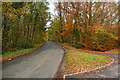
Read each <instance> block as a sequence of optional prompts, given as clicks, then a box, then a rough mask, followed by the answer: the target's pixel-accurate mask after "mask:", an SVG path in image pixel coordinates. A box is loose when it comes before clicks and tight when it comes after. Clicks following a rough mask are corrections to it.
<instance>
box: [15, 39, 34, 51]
mask: <svg viewBox="0 0 120 80" xmlns="http://www.w3.org/2000/svg"><path fill="white" fill-rule="evenodd" d="M13 45H14V47H18V48H24V49H26V48H32V47H33V44H32V41H30V40H29V41H28V40H26V39H23V38H19V39H18V40H17V42H14V43H13Z"/></svg>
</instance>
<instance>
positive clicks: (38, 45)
mask: <svg viewBox="0 0 120 80" xmlns="http://www.w3.org/2000/svg"><path fill="white" fill-rule="evenodd" d="M44 43H45V42H43V43H41V44H35V45H34V47H33V48H28V49H19V50H16V51H9V52H5V53H3V54H0V57H2V58H6V57H9V56H14V55H17V54H21V53H24V52H28V53H29V51H33V50H35V49H37V48H38V47H40V46H41V45H43V44H44Z"/></svg>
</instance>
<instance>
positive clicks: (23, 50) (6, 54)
mask: <svg viewBox="0 0 120 80" xmlns="http://www.w3.org/2000/svg"><path fill="white" fill-rule="evenodd" d="M30 50H32V48H30V49H20V50H17V51H13V52H5V53H3V54H2V57H7V56H11V55H15V54H19V53H22V52H26V51H30Z"/></svg>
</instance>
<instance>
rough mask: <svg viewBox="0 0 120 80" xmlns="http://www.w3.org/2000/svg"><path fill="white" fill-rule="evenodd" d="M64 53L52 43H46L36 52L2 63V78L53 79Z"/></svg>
mask: <svg viewBox="0 0 120 80" xmlns="http://www.w3.org/2000/svg"><path fill="white" fill-rule="evenodd" d="M63 54H64V51H63V50H62V48H61V46H59V45H57V44H56V43H54V42H47V43H45V45H43V46H42V47H40V48H39V49H37V50H36V51H34V52H32V53H29V54H26V55H23V56H20V57H17V58H15V59H13V60H11V61H6V62H3V65H2V70H3V71H2V72H3V73H2V77H3V78H53V77H54V76H55V73H56V71H57V69H58V66H59V65H60V62H61V60H62V57H63Z"/></svg>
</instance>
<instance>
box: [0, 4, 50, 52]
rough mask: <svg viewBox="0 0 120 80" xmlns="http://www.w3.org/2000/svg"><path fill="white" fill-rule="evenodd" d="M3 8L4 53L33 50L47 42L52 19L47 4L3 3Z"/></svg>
mask: <svg viewBox="0 0 120 80" xmlns="http://www.w3.org/2000/svg"><path fill="white" fill-rule="evenodd" d="M2 8H3V10H2V19H3V20H2V23H3V26H2V32H3V37H2V50H3V52H7V51H10V50H13V49H24V48H25V49H26V48H32V47H33V46H34V44H36V43H38V44H40V43H42V42H44V41H45V39H46V32H45V26H46V23H47V22H48V21H49V19H50V17H49V16H50V15H49V12H48V11H47V10H48V9H49V8H48V6H47V3H46V2H36V3H32V2H3V3H2Z"/></svg>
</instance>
